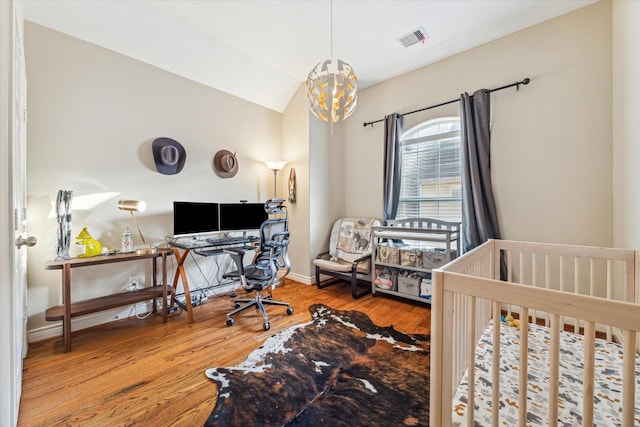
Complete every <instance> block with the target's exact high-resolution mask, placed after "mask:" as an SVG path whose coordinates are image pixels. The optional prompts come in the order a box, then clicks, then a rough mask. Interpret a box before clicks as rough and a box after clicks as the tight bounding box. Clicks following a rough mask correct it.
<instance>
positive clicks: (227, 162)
mask: <svg viewBox="0 0 640 427" xmlns="http://www.w3.org/2000/svg"><path fill="white" fill-rule="evenodd" d="M213 168H214V169H215V171H216V173H217V174H218V176H219V177H221V178H232V177H234V176H235V175H236V174H237V173H238V158H237V157H236V154H235V153H232V152H231V151H228V150H220V151H218V152H217V153H216V155H215V157H214V158H213Z"/></svg>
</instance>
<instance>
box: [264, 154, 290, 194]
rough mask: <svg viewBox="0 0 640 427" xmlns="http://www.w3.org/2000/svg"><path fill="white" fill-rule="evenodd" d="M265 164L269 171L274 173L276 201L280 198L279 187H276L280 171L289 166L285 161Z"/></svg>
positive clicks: (273, 161) (272, 161)
mask: <svg viewBox="0 0 640 427" xmlns="http://www.w3.org/2000/svg"><path fill="white" fill-rule="evenodd" d="M265 164H266V165H267V167H268V168H269V169H271V170H272V171H273V198H274V199H275V198H277V197H278V187H277V186H276V176H277V175H278V171H279V170H282V168H283V167H284V165H286V164H287V162H285V161H283V160H270V161H267V162H265Z"/></svg>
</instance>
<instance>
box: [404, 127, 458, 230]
mask: <svg viewBox="0 0 640 427" xmlns="http://www.w3.org/2000/svg"><path fill="white" fill-rule="evenodd" d="M401 150H402V170H401V178H400V180H401V181H400V201H399V203H398V213H397V214H396V217H397V218H407V217H429V218H437V219H440V220H443V221H461V220H462V197H461V196H462V194H461V191H462V180H461V177H460V173H461V172H460V169H461V168H460V160H461V159H460V119H459V118H458V117H447V118H442V119H436V120H430V121H428V122H425V123H421V124H420V125H418V126H415V127H413V128H412V129H410V130H408V131H407V132H405V133H404V134H403V135H402V141H401Z"/></svg>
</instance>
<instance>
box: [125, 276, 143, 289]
mask: <svg viewBox="0 0 640 427" xmlns="http://www.w3.org/2000/svg"><path fill="white" fill-rule="evenodd" d="M127 288H128V289H129V290H130V291H136V290H138V289H139V288H140V281H139V280H138V278H137V277H136V276H129V285H128V286H127Z"/></svg>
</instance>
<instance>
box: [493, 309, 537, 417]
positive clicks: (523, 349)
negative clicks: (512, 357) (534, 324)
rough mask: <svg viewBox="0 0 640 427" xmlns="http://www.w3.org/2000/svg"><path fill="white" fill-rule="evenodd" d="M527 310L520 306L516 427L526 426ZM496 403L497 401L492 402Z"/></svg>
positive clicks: (527, 376)
mask: <svg viewBox="0 0 640 427" xmlns="http://www.w3.org/2000/svg"><path fill="white" fill-rule="evenodd" d="M528 350H529V309H528V308H526V307H522V306H520V379H519V381H520V382H519V390H518V406H519V407H520V414H519V417H518V425H520V427H526V425H527V384H528V379H529V375H528V367H529V352H528ZM494 402H498V400H494Z"/></svg>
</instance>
